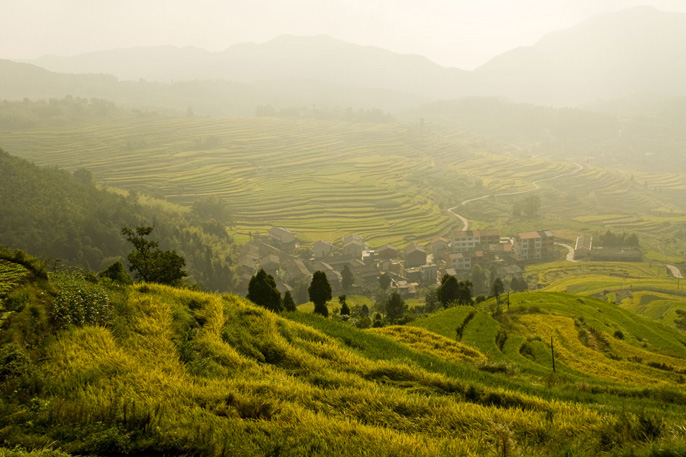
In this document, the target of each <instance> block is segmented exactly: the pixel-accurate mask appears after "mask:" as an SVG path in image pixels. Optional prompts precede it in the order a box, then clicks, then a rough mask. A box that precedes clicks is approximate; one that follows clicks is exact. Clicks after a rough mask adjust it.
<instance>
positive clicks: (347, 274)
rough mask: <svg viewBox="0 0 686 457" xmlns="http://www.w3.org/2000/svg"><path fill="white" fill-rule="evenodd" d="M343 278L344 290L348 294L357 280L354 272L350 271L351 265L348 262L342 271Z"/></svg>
mask: <svg viewBox="0 0 686 457" xmlns="http://www.w3.org/2000/svg"><path fill="white" fill-rule="evenodd" d="M341 278H342V285H343V290H344V291H345V293H346V294H347V293H348V292H349V291H350V288H351V287H352V285H353V283H354V282H355V276H353V272H352V271H350V267H349V266H348V264H347V263H346V264H345V266H344V267H343V270H342V271H341Z"/></svg>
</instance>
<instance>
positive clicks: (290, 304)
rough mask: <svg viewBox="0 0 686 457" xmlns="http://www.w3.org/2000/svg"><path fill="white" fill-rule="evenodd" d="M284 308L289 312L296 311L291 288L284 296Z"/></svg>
mask: <svg viewBox="0 0 686 457" xmlns="http://www.w3.org/2000/svg"><path fill="white" fill-rule="evenodd" d="M283 308H284V310H286V311H288V312H292V311H296V307H295V302H294V301H293V297H292V296H291V291H290V290H287V291H286V293H285V294H284V296H283Z"/></svg>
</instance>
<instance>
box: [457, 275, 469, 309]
mask: <svg viewBox="0 0 686 457" xmlns="http://www.w3.org/2000/svg"><path fill="white" fill-rule="evenodd" d="M457 288H458V294H457V304H458V305H471V304H472V283H471V282H470V281H460V282H458V283H457Z"/></svg>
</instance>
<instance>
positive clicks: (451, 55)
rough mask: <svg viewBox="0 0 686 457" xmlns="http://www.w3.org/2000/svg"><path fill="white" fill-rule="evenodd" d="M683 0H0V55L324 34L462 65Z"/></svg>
mask: <svg viewBox="0 0 686 457" xmlns="http://www.w3.org/2000/svg"><path fill="white" fill-rule="evenodd" d="M644 4H648V5H653V6H655V7H657V8H658V9H661V10H665V11H682V12H686V0H192V1H191V0H0V58H7V59H31V58H36V57H39V56H41V55H44V54H56V55H73V54H79V53H82V52H88V51H94V50H99V49H111V48H126V47H135V46H151V45H162V44H172V45H176V46H197V47H201V48H205V49H209V50H211V51H220V50H223V49H225V48H227V47H229V46H230V45H232V44H235V43H241V42H246V41H251V42H264V41H267V40H269V39H271V38H274V37H276V36H278V35H281V34H285V33H288V34H294V35H318V34H328V35H331V36H333V37H335V38H339V39H342V40H346V41H350V42H353V43H357V44H363V45H371V46H378V47H382V48H386V49H389V50H391V51H395V52H400V53H412V54H421V55H424V56H426V57H428V58H430V59H431V60H433V61H435V62H437V63H439V64H441V65H445V66H454V67H459V68H463V69H471V68H473V67H475V66H477V65H480V64H482V63H484V62H486V61H487V60H488V59H490V58H491V57H493V56H495V55H497V54H500V53H502V52H505V51H507V50H509V49H512V48H513V47H517V46H526V45H531V44H533V43H535V42H536V41H537V40H538V39H539V38H541V37H542V36H543V35H544V34H545V33H547V32H550V31H553V30H559V29H561V28H566V27H569V26H572V25H574V24H576V23H578V22H581V21H583V20H584V19H587V18H588V17H590V16H593V15H594V14H598V13H602V12H608V11H616V10H620V9H624V8H628V7H632V6H637V5H644Z"/></svg>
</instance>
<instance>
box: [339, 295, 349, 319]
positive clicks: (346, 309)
mask: <svg viewBox="0 0 686 457" xmlns="http://www.w3.org/2000/svg"><path fill="white" fill-rule="evenodd" d="M338 303H340V304H341V316H350V307H349V306H348V304H347V303H346V302H345V295H339V296H338Z"/></svg>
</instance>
